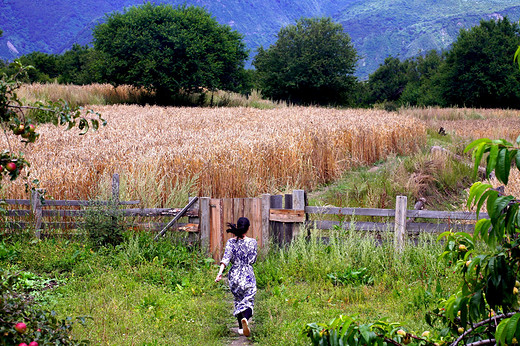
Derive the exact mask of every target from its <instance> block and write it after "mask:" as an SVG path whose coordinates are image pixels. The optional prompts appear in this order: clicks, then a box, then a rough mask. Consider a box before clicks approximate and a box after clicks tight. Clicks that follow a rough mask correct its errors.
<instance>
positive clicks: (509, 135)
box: [399, 107, 520, 142]
mask: <svg viewBox="0 0 520 346" xmlns="http://www.w3.org/2000/svg"><path fill="white" fill-rule="evenodd" d="M399 113H400V114H402V115H405V116H409V117H414V118H418V119H421V120H423V121H424V122H425V123H426V126H427V127H428V128H431V129H432V130H435V131H437V130H439V129H440V128H441V127H442V128H444V130H445V131H446V132H447V133H450V134H452V135H454V136H457V137H459V138H464V139H467V140H472V139H477V138H491V139H499V138H503V139H506V140H508V141H511V142H513V141H515V140H516V138H517V137H518V135H520V110H515V109H477V108H439V107H427V108H402V109H400V110H399Z"/></svg>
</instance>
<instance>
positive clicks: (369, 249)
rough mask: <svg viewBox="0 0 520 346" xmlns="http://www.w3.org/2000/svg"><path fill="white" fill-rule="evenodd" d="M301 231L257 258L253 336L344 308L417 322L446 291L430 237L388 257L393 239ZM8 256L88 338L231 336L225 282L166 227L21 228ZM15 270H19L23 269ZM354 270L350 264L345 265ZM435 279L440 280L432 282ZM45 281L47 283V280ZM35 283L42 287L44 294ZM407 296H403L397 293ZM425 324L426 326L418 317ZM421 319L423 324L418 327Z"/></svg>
mask: <svg viewBox="0 0 520 346" xmlns="http://www.w3.org/2000/svg"><path fill="white" fill-rule="evenodd" d="M323 235H325V234H321V233H320V232H317V231H315V232H312V233H311V238H310V240H309V241H308V240H306V239H305V234H304V233H302V237H300V238H298V239H297V240H296V241H295V242H294V243H292V244H291V245H290V246H288V247H286V248H283V249H278V248H276V247H273V248H272V250H271V251H270V252H269V253H264V254H263V255H262V256H261V258H260V259H259V261H258V263H257V264H256V266H255V272H256V274H257V277H258V286H259V293H258V296H257V298H258V299H257V304H256V312H255V318H254V323H253V328H254V329H253V332H254V333H253V341H254V342H255V343H259V344H291V345H299V344H301V345H303V344H307V341H306V338H305V337H304V336H303V335H302V334H301V330H302V327H303V326H304V325H305V323H306V322H307V321H308V320H309V319H317V318H319V319H330V318H332V317H333V316H335V315H337V314H338V313H341V312H343V311H350V312H352V313H353V312H355V311H357V312H359V318H360V319H363V320H364V319H371V318H375V317H379V316H381V315H386V316H388V317H390V318H392V319H395V320H397V319H399V320H401V321H407V323H408V325H410V326H413V325H415V320H417V319H418V318H419V317H420V316H421V315H422V314H423V313H424V312H425V311H426V309H427V308H428V307H430V306H432V303H433V302H434V301H435V300H436V299H437V298H439V297H441V296H445V295H446V294H447V293H448V292H449V288H448V287H449V285H447V282H449V280H451V279H448V281H447V280H446V279H445V277H446V276H448V277H451V273H450V271H449V270H445V269H444V268H443V266H442V265H439V264H437V262H435V261H434V260H433V259H434V258H436V256H437V255H438V253H439V251H440V250H441V247H440V245H438V244H436V243H435V242H434V241H433V238H432V237H429V236H424V237H423V238H421V240H420V241H419V244H418V246H417V247H416V246H414V245H410V246H409V247H406V249H405V253H404V256H403V259H402V260H400V261H395V260H394V256H395V255H396V254H394V251H393V244H392V242H391V241H385V242H383V243H378V242H377V241H375V240H374V239H373V238H371V237H366V238H364V237H361V238H360V237H359V235H358V234H356V233H355V232H351V231H339V230H338V231H335V232H334V233H332V234H327V236H328V237H329V241H328V242H323V241H322V240H321V237H322V236H323ZM2 244H3V245H2V247H3V248H4V249H5V251H13V252H15V253H16V256H12V257H11V256H7V257H0V266H2V268H5V269H6V270H7V271H9V272H11V273H20V275H25V276H27V275H28V274H23V273H32V274H31V275H32V276H31V277H32V278H33V279H36V280H38V281H40V282H44V281H45V280H47V279H52V282H53V283H52V285H49V286H50V287H48V286H44V287H40V286H37V285H33V287H34V289H32V290H31V291H30V293H31V294H32V295H33V296H35V297H36V296H38V302H39V304H40V305H41V306H43V307H44V308H46V309H49V310H51V309H52V310H55V311H56V312H57V313H58V315H57V318H64V316H73V317H74V318H75V317H77V316H84V317H86V319H85V322H86V323H85V324H84V325H81V324H75V325H74V327H73V329H72V335H73V337H74V338H76V339H78V340H82V339H87V340H89V341H90V342H91V343H92V344H99V343H103V344H108V343H110V344H113V343H132V342H137V343H139V344H155V343H157V344H183V343H189V344H196V345H202V344H207V345H220V344H222V342H224V340H226V339H229V338H232V337H233V336H234V334H232V332H230V326H233V325H234V323H235V321H234V319H233V318H232V316H231V314H229V310H230V309H232V302H231V300H230V299H231V298H230V297H229V292H228V288H227V285H226V283H220V284H215V283H214V281H213V277H214V272H215V270H216V266H214V265H213V263H214V261H213V260H212V259H211V258H208V257H206V256H205V255H204V253H203V252H202V251H201V250H200V249H199V248H198V247H197V246H195V247H188V246H186V245H185V244H184V243H183V242H182V239H179V238H176V237H173V238H170V237H168V238H167V239H163V240H161V241H160V242H154V241H153V235H149V234H144V233H143V234H126V236H125V239H124V242H123V243H121V244H120V245H118V246H116V247H112V246H108V247H101V248H98V249H94V248H92V247H91V246H90V245H88V244H85V243H82V242H76V241H69V240H65V239H59V238H54V239H47V240H43V241H32V239H31V238H30V235H29V234H20V235H15V236H12V237H10V238H7V239H5V241H4V242H3V243H2ZM349 268H358V269H362V268H365V269H364V270H363V271H364V276H365V277H370V278H372V280H370V281H371V282H370V283H369V285H365V283H366V282H362V281H360V280H354V281H348V280H345V281H344V283H343V284H342V285H337V284H336V283H334V282H333V281H331V279H330V275H338V273H343V274H345V273H346V272H347V271H348V270H349ZM22 272H23V273H22ZM353 272H354V271H351V272H350V273H351V275H353V274H352V273H353ZM437 285H440V286H439V287H442V289H443V290H440V291H437V288H436V287H437ZM45 287H47V288H45ZM42 293H43V294H42ZM410 295H411V296H413V297H414V298H413V299H414V300H413V302H411V303H410V305H406V304H405V305H403V304H402V297H405V296H406V297H408V296H410ZM423 327H424V328H425V327H426V326H423ZM421 328H422V327H421Z"/></svg>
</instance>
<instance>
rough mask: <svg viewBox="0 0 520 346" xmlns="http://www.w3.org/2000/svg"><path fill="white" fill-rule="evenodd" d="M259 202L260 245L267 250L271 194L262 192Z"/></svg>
mask: <svg viewBox="0 0 520 346" xmlns="http://www.w3.org/2000/svg"><path fill="white" fill-rule="evenodd" d="M261 204H262V205H261V217H262V246H263V247H264V249H266V250H267V247H268V245H269V210H270V209H271V195H269V194H263V195H262V203H261Z"/></svg>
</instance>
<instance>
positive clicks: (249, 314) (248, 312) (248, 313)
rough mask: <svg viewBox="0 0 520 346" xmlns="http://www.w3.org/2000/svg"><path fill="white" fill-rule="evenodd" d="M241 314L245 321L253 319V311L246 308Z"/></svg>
mask: <svg viewBox="0 0 520 346" xmlns="http://www.w3.org/2000/svg"><path fill="white" fill-rule="evenodd" d="M241 314H242V315H243V316H244V318H245V319H246V320H248V319H250V318H251V317H253V310H251V308H247V309H245V310H244V311H243V312H242V313H241Z"/></svg>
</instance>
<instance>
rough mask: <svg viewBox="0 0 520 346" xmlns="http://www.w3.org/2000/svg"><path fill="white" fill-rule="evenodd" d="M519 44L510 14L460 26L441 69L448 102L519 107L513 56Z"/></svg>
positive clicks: (518, 74)
mask: <svg viewBox="0 0 520 346" xmlns="http://www.w3.org/2000/svg"><path fill="white" fill-rule="evenodd" d="M519 44H520V28H519V26H518V24H516V23H511V22H510V21H509V20H508V19H507V18H504V19H501V20H493V19H492V20H489V21H481V22H480V25H478V26H475V27H473V28H471V29H469V30H461V31H460V33H459V36H458V38H457V40H456V41H455V42H454V43H453V46H452V48H451V50H450V51H449V52H448V53H447V57H446V64H444V65H443V69H442V71H441V82H442V85H441V87H442V90H443V97H444V98H445V100H446V102H447V104H448V105H458V106H471V107H500V108H505V107H511V108H518V107H519V105H520V88H518V85H519V82H520V72H519V71H518V70H516V69H515V68H514V66H513V64H512V63H511V57H512V56H513V54H514V53H515V48H514V47H517V46H518V45H519Z"/></svg>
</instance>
